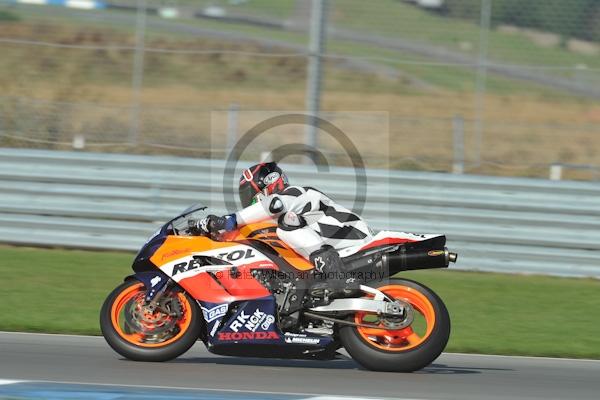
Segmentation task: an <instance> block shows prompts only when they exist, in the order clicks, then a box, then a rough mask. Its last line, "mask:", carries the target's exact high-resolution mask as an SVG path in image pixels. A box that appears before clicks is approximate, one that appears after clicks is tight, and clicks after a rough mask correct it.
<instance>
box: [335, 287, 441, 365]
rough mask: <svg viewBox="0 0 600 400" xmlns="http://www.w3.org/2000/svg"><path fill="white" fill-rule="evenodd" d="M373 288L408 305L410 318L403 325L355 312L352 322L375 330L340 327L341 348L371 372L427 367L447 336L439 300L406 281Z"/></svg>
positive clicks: (427, 290)
mask: <svg viewBox="0 0 600 400" xmlns="http://www.w3.org/2000/svg"><path fill="white" fill-rule="evenodd" d="M374 287H376V288H377V289H378V290H380V291H382V292H383V293H385V294H386V295H387V296H389V297H391V298H393V299H396V300H400V301H403V302H406V303H408V304H410V305H411V307H412V309H413V316H414V319H413V320H412V322H411V323H410V325H408V326H404V325H405V324H403V323H402V321H394V320H389V319H388V320H382V319H381V318H380V317H379V316H377V315H376V314H369V313H365V312H357V313H355V314H354V315H353V316H352V318H351V320H352V322H355V323H357V324H369V325H376V326H377V328H369V327H360V326H344V327H342V328H340V339H341V341H342V344H343V345H344V348H345V349H346V350H347V351H348V353H349V354H350V355H351V356H352V358H353V359H355V360H356V361H357V362H358V363H360V364H361V365H363V366H364V367H366V368H368V369H370V370H374V371H395V372H412V371H416V370H419V369H422V368H424V367H426V366H427V365H429V364H431V362H433V360H435V359H436V358H437V357H438V356H439V355H440V354H441V353H442V351H443V350H444V348H445V347H446V344H447V343H448V338H449V337H450V316H449V315H448V310H447V309H446V306H445V305H444V303H443V302H442V300H441V299H440V298H439V297H438V296H437V295H436V294H435V293H434V292H433V291H432V290H431V289H429V288H427V287H426V286H424V285H422V284H420V283H418V282H414V281H411V280H407V279H392V280H390V281H389V283H387V284H385V285H384V284H380V285H379V286H377V285H375V286H374ZM378 328H382V329H378Z"/></svg>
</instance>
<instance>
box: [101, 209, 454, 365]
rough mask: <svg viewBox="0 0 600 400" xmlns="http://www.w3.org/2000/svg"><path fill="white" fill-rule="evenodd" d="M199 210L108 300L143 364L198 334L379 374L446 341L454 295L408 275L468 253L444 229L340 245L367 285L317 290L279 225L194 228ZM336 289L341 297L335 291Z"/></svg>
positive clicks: (234, 349) (167, 227) (167, 231)
mask: <svg viewBox="0 0 600 400" xmlns="http://www.w3.org/2000/svg"><path fill="white" fill-rule="evenodd" d="M205 213H206V208H204V207H192V208H190V209H188V210H186V211H185V212H184V213H183V214H181V215H179V216H177V217H176V218H174V219H172V220H170V221H168V222H167V223H166V224H164V225H163V226H162V227H161V228H160V229H159V230H158V231H157V232H156V233H155V234H154V235H153V236H152V237H151V238H150V239H149V240H148V241H147V242H146V243H145V245H144V246H143V247H142V248H141V250H140V251H139V253H138V254H137V256H136V257H135V259H134V262H133V266H132V267H133V271H134V272H135V273H134V274H133V275H130V276H128V277H126V278H125V279H124V282H123V283H122V284H121V285H120V286H118V287H117V288H116V289H114V291H113V292H112V293H111V294H110V295H109V296H108V297H107V298H106V300H105V302H104V304H103V306H102V309H101V313H100V327H101V330H102V334H103V336H104V338H105V339H106V341H107V342H108V344H109V345H110V346H111V347H112V348H113V349H114V350H115V351H116V352H117V353H119V354H121V355H122V356H124V357H125V358H128V359H130V360H136V361H167V360H171V359H173V358H176V357H178V356H180V355H182V354H183V353H185V352H186V351H187V350H188V349H189V348H190V347H191V346H192V345H194V343H195V342H196V341H197V340H201V341H202V342H203V343H204V344H205V345H206V347H207V349H208V350H209V351H210V352H212V353H215V354H220V355H229V356H243V357H276V358H311V359H319V360H331V359H334V358H335V357H336V354H337V350H338V349H340V348H342V347H343V348H344V349H346V351H347V352H348V353H349V354H350V356H351V357H352V358H353V359H354V360H355V361H357V362H358V363H359V364H361V365H362V366H364V367H365V368H367V369H370V370H374V371H397V372H412V371H415V370H419V369H422V368H424V367H426V366H427V365H429V364H430V363H431V362H433V360H435V359H436V358H437V357H438V356H439V355H440V354H441V353H442V351H443V350H444V348H445V346H446V344H447V342H448V338H449V336H450V317H449V314H448V310H447V309H446V306H445V305H444V303H443V301H442V300H441V299H440V298H439V297H438V296H437V295H436V294H435V293H434V292H433V291H432V290H431V289H429V288H427V287H426V286H425V285H422V284H420V283H418V282H415V281H412V280H408V279H399V278H390V277H391V276H394V275H396V274H397V273H399V272H402V271H406V270H416V269H430V268H445V267H448V265H449V263H450V262H456V259H457V254H456V253H451V252H449V251H448V249H447V248H446V247H445V243H446V237H445V236H443V235H415V234H410V233H397V232H388V231H382V232H379V233H377V234H376V235H375V236H374V237H373V240H372V241H370V242H369V243H367V244H365V245H362V246H357V247H353V248H346V249H342V250H340V251H339V253H340V256H341V257H342V260H343V262H344V265H345V273H346V274H348V276H351V277H352V278H354V279H359V280H360V283H361V285H360V292H361V294H358V295H355V297H345V296H338V297H337V298H330V297H328V296H327V292H326V293H325V296H319V298H318V299H316V298H312V297H311V294H310V290H308V288H309V287H310V285H311V284H312V283H314V282H317V281H318V279H320V278H319V277H318V274H317V273H316V272H315V270H314V267H313V265H312V264H311V263H310V262H309V261H308V260H306V259H304V258H302V257H301V256H299V255H298V254H297V253H295V252H294V251H293V249H291V248H290V247H289V246H288V245H286V244H285V243H284V242H282V241H281V240H279V238H278V237H277V235H276V228H277V226H276V225H275V224H274V223H272V222H264V223H259V224H251V225H246V226H244V227H242V228H241V229H239V230H237V231H234V232H228V233H224V234H222V235H217V236H211V235H201V236H198V235H192V232H191V231H190V229H191V228H189V226H188V221H189V220H197V219H199V218H201V217H202V216H203V215H204V214H205ZM332 297H335V296H332Z"/></svg>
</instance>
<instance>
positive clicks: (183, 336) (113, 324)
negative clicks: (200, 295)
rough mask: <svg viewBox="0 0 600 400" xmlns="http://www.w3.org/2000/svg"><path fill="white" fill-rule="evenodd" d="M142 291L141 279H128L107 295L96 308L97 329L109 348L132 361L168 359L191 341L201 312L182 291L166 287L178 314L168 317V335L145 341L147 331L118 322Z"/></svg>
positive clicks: (198, 327) (198, 329)
mask: <svg viewBox="0 0 600 400" xmlns="http://www.w3.org/2000/svg"><path fill="white" fill-rule="evenodd" d="M145 292H146V290H145V288H144V286H143V284H142V283H140V282H139V281H137V280H131V281H127V282H125V283H123V284H121V285H120V286H118V287H117V288H116V289H115V290H113V291H112V293H111V294H109V295H108V297H107V298H106V300H105V301H104V304H103V305H102V310H101V311H100V329H101V330H102V335H103V336H104V339H106V342H107V343H108V344H109V345H110V347H112V348H113V350H115V351H116V352H117V353H119V354H120V355H122V356H123V357H125V358H128V359H130V360H133V361H168V360H171V359H173V358H176V357H178V356H180V355H181V354H183V353H185V352H186V351H187V350H189V348H190V347H192V346H193V345H194V343H195V342H196V340H197V339H198V337H199V335H200V334H201V331H202V324H201V323H202V316H201V313H200V308H199V307H198V304H197V303H196V301H195V300H193V299H192V298H191V297H190V296H189V295H187V294H186V293H182V292H176V291H168V292H167V293H166V294H165V295H169V296H175V297H174V298H175V299H177V301H179V304H180V307H181V310H182V315H181V317H180V318H179V319H178V320H177V321H169V322H170V323H173V324H175V326H174V328H173V333H172V335H171V337H168V335H167V336H165V338H164V339H165V340H163V342H162V343H161V342H160V340H159V341H157V342H153V343H148V342H145V339H146V338H147V337H148V336H147V335H146V334H145V333H148V331H146V332H145V333H144V332H140V331H136V330H135V329H134V328H132V326H131V325H126V324H123V323H122V320H124V319H127V318H132V313H131V312H130V311H131V310H132V309H133V306H135V305H136V303H135V301H136V299H139V298H140V296H143V295H145ZM132 302H133V303H132ZM132 305H133V306H132ZM157 315H158V318H163V319H164V318H168V316H166V314H164V313H163V314H162V315H159V314H157ZM152 317H153V315H150V318H152ZM160 322H161V323H163V321H160ZM150 329H151V328H150Z"/></svg>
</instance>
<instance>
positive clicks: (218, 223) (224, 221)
mask: <svg viewBox="0 0 600 400" xmlns="http://www.w3.org/2000/svg"><path fill="white" fill-rule="evenodd" d="M236 227H237V222H236V218H235V214H233V215H225V216H223V217H219V216H216V215H212V214H211V215H208V216H207V217H205V218H202V219H201V220H189V221H188V229H189V230H190V232H191V233H192V234H199V235H206V234H215V233H219V232H221V231H232V230H234V229H235V228H236Z"/></svg>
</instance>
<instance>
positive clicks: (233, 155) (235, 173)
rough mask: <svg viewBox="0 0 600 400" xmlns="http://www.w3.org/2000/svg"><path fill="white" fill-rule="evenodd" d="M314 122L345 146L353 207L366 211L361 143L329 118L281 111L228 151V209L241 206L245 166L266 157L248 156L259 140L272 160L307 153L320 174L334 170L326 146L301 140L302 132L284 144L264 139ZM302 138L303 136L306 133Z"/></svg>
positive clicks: (225, 186)
mask: <svg viewBox="0 0 600 400" xmlns="http://www.w3.org/2000/svg"><path fill="white" fill-rule="evenodd" d="M253 116H254V117H255V116H256V113H253ZM310 124H314V126H315V127H316V128H317V129H318V132H319V135H320V137H322V138H323V140H326V141H328V142H329V143H333V145H335V146H336V147H337V148H338V149H341V151H338V153H343V155H344V156H345V157H346V159H347V160H349V164H350V165H351V168H352V172H353V173H352V175H353V178H354V193H353V196H352V197H353V204H352V206H351V210H352V211H353V212H355V213H357V214H359V215H360V214H361V213H362V211H363V210H364V206H365V202H366V198H367V174H366V166H365V161H364V159H363V156H362V155H361V152H360V151H359V147H358V146H357V145H355V143H354V142H353V141H352V140H351V139H350V137H349V135H347V134H346V133H345V132H344V131H343V130H342V129H341V128H340V127H338V126H337V125H336V124H335V123H333V122H331V121H329V120H328V119H327V118H315V117H311V118H309V116H308V115H307V114H304V113H281V114H278V115H274V116H273V115H270V116H267V117H265V118H262V119H261V120H260V121H259V122H257V123H254V124H253V125H251V126H250V127H249V128H248V129H247V130H245V132H244V133H243V134H241V135H240V136H239V138H238V140H237V141H236V143H235V145H234V146H233V147H232V149H231V151H230V152H229V154H228V157H227V160H226V163H225V169H224V173H223V182H222V183H223V202H224V204H225V207H226V209H227V212H229V213H233V212H236V211H237V210H238V209H239V208H240V207H239V206H238V204H237V202H236V199H237V197H238V194H237V186H238V182H239V181H238V178H239V176H240V174H241V172H242V170H243V169H245V168H248V167H249V166H251V165H253V164H256V163H258V162H260V161H262V160H258V159H254V160H253V161H248V160H247V159H245V157H244V156H245V153H247V152H248V150H249V149H250V148H251V147H252V146H253V145H257V144H259V142H260V144H259V145H260V146H262V147H261V150H262V151H261V152H268V153H270V158H271V160H272V161H275V162H277V163H280V162H282V161H284V160H285V159H286V158H291V157H292V156H304V157H308V158H309V159H311V160H313V163H314V166H315V167H316V169H317V173H318V174H327V173H329V172H330V170H331V168H330V166H331V165H332V164H333V163H332V162H331V161H330V160H328V155H327V153H326V152H325V151H323V150H322V148H316V147H312V146H308V145H306V144H305V143H302V142H301V141H299V140H298V139H299V138H298V134H295V135H294V134H291V135H290V136H292V137H293V140H292V141H290V142H287V143H283V144H281V143H277V140H272V142H273V144H271V145H269V144H267V146H266V147H264V146H265V144H264V143H269V140H268V139H269V135H277V133H275V132H276V131H277V132H281V130H282V129H286V128H289V129H295V131H296V132H297V131H298V128H299V127H302V128H304V127H306V126H307V125H310ZM300 138H303V136H301V137H300ZM263 139H267V140H263ZM279 142H280V141H279ZM255 153H256V152H255ZM284 170H285V168H284ZM290 184H291V185H298V186H309V185H310V184H311V182H296V181H292V182H290ZM317 189H319V188H317ZM321 190H323V191H324V192H327V188H321Z"/></svg>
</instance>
